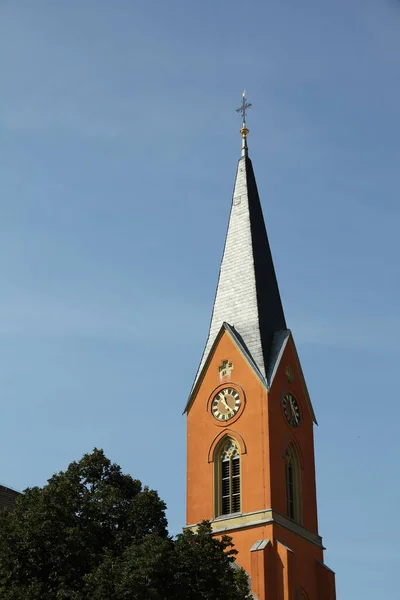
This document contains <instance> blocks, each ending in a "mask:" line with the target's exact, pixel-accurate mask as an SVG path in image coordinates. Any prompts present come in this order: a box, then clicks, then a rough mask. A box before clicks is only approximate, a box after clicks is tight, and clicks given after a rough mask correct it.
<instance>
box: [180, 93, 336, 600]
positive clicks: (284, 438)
mask: <svg viewBox="0 0 400 600" xmlns="http://www.w3.org/2000/svg"><path fill="white" fill-rule="evenodd" d="M249 107H250V105H249V104H248V103H247V101H246V97H245V95H243V98H242V106H241V107H240V109H239V112H241V113H242V114H243V123H242V128H241V130H240V131H241V135H242V156H241V158H240V160H239V164H238V168H237V173H236V181H235V187H234V191H233V199H232V208H231V214H230V218H229V226H228V232H227V235H226V241H225V248H224V253H223V257H222V262H221V268H220V274H219V280H218V285H217V292H216V295H215V301H214V308H213V313H212V318H211V324H210V329H209V333H208V339H207V343H206V347H205V350H204V353H203V357H202V359H201V363H200V367H199V370H198V372H197V375H196V380H195V383H194V385H193V388H192V391H191V394H190V398H189V401H188V404H187V406H186V413H187V517H186V518H187V521H186V522H187V526H188V527H190V528H193V529H195V528H196V526H197V524H198V523H200V522H201V521H202V520H204V519H208V520H210V521H211V526H212V529H213V533H214V534H215V535H223V534H228V535H230V536H232V539H233V542H234V544H235V548H236V549H237V551H238V554H237V561H238V564H239V565H240V566H241V567H243V568H244V569H245V571H246V572H247V573H248V575H249V577H250V581H251V589H252V594H253V596H252V597H254V598H257V600H270V599H272V598H274V599H276V598H285V599H286V600H292V599H294V598H298V599H299V600H335V597H336V595H335V576H334V574H333V572H332V571H331V570H330V569H328V568H327V567H326V565H325V564H324V562H323V550H324V547H323V544H322V539H321V537H320V535H319V533H318V512H317V498H316V483H315V461H314V439H313V426H314V423H315V422H316V421H315V415H314V411H313V408H312V405H311V400H310V397H309V394H308V391H307V386H306V382H305V379H304V375H303V370H302V368H301V364H300V361H299V357H298V354H297V351H296V346H295V343H294V340H293V336H292V334H291V332H290V331H289V330H288V329H287V328H286V321H285V315H284V312H283V308H282V302H281V298H280V294H279V289H278V284H277V280H276V276H275V269H274V264H273V261H272V256H271V250H270V246H269V242H268V236H267V232H266V228H265V224H264V219H263V214H262V209H261V204H260V199H259V197H258V191H257V185H256V180H255V177H254V172H253V167H252V164H251V160H250V158H249V156H248V147H247V135H248V132H249V131H248V128H247V124H246V111H247V109H248V108H249Z"/></svg>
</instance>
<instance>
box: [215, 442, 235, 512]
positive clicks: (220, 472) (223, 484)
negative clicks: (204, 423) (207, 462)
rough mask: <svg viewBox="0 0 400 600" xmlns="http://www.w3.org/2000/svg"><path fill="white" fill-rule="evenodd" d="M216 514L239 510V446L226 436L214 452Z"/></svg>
mask: <svg viewBox="0 0 400 600" xmlns="http://www.w3.org/2000/svg"><path fill="white" fill-rule="evenodd" d="M214 468H215V492H216V493H215V500H216V503H215V504H216V506H215V509H216V510H215V512H216V516H222V515H230V514H232V513H238V512H240V506H241V499H240V448H239V445H238V443H237V442H236V440H234V439H233V438H231V437H226V438H224V439H223V440H222V442H221V443H220V445H219V447H218V448H217V451H216V453H215V460H214Z"/></svg>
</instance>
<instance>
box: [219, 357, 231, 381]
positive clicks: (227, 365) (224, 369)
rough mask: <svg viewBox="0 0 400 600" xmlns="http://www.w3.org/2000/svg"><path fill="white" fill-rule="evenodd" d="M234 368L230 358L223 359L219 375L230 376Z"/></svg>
mask: <svg viewBox="0 0 400 600" xmlns="http://www.w3.org/2000/svg"><path fill="white" fill-rule="evenodd" d="M232 369H233V363H232V362H231V361H230V360H223V361H222V363H221V364H220V366H219V367H218V371H219V376H220V377H221V378H222V377H230V375H231V373H232Z"/></svg>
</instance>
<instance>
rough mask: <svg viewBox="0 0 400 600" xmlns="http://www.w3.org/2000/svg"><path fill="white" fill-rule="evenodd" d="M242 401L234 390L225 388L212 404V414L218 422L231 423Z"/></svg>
mask: <svg viewBox="0 0 400 600" xmlns="http://www.w3.org/2000/svg"><path fill="white" fill-rule="evenodd" d="M240 404H241V399H240V395H239V393H238V392H237V391H236V390H235V389H234V388H230V387H227V388H224V389H223V390H220V391H219V392H218V394H216V395H215V397H214V399H213V401H212V403H211V412H212V415H213V417H215V418H216V419H218V421H229V419H232V417H234V416H235V415H236V413H237V411H238V410H239V408H240Z"/></svg>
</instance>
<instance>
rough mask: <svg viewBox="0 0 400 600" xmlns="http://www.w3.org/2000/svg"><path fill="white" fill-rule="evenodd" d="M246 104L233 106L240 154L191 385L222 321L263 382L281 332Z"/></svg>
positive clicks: (281, 317)
mask: <svg viewBox="0 0 400 600" xmlns="http://www.w3.org/2000/svg"><path fill="white" fill-rule="evenodd" d="M250 106H251V104H248V103H247V101H246V97H245V94H244V93H243V98H242V106H241V107H240V108H239V109H238V112H241V113H242V115H243V124H242V128H241V130H240V132H241V134H242V156H241V158H240V160H239V163H238V167H237V173H236V180H235V186H234V191H233V198H232V207H231V214H230V219H229V226H228V232H227V235H226V240H225V248H224V253H223V257H222V262H221V268H220V274H219V280H218V285H217V291H216V295H215V301H214V308H213V313H212V318H211V325H210V330H209V335H208V339H207V343H206V347H205V350H204V353H203V357H202V359H201V362H200V367H199V370H198V373H197V376H196V380H195V384H196V382H197V379H198V377H199V376H200V375H201V371H202V369H203V366H204V365H205V363H206V361H207V358H208V355H209V353H210V351H211V348H212V346H213V343H214V341H215V339H216V337H217V335H218V333H219V331H220V329H221V326H222V325H223V323H228V324H229V325H230V326H231V327H232V328H234V330H235V332H236V333H237V334H238V336H239V337H240V338H241V340H242V342H243V345H244V347H245V348H246V349H247V351H248V353H249V355H250V357H251V359H252V360H253V361H254V363H255V364H256V366H257V368H258V370H259V371H260V374H261V375H262V376H263V378H264V379H265V381H266V383H267V385H268V384H269V383H270V382H269V381H268V379H269V375H270V373H271V372H272V366H273V365H272V364H271V360H272V361H273V359H274V356H273V354H274V353H273V340H274V336H275V334H278V333H282V332H284V331H285V330H286V321H285V316H284V312H283V308H282V302H281V297H280V293H279V288H278V283H277V280H276V275H275V269H274V264H273V260H272V255H271V249H270V246H269V241H268V236H267V231H266V228H265V223H264V218H263V213H262V208H261V204H260V199H259V196H258V190H257V184H256V180H255V176H254V171H253V166H252V163H251V160H250V158H249V156H248V146H247V134H248V132H249V130H248V128H247V124H246V110H247V109H248V108H250Z"/></svg>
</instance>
